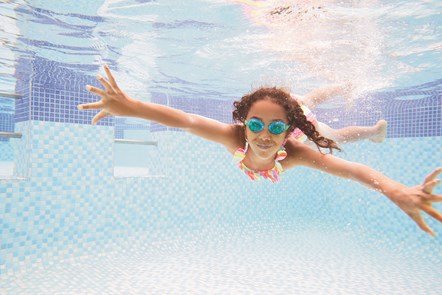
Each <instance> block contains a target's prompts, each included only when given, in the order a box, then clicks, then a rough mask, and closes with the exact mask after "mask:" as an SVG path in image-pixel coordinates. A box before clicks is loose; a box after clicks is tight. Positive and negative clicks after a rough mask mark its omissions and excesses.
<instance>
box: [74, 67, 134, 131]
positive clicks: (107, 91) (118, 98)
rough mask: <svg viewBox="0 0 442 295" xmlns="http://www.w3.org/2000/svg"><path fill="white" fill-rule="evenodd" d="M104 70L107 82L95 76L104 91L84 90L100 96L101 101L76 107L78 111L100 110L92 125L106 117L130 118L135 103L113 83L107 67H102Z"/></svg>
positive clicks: (88, 87)
mask: <svg viewBox="0 0 442 295" xmlns="http://www.w3.org/2000/svg"><path fill="white" fill-rule="evenodd" d="M104 70H105V71H106V75H107V78H108V80H109V81H107V80H106V79H104V78H103V77H102V76H101V75H97V80H98V81H100V83H101V84H102V85H103V87H104V90H103V89H100V88H97V87H93V86H90V85H87V86H86V89H87V90H88V91H89V92H92V93H94V94H96V95H99V96H101V99H100V100H99V101H97V102H93V103H86V104H80V105H78V106H77V107H78V109H80V110H98V109H101V111H100V112H99V113H98V114H97V115H95V117H94V118H93V119H92V124H96V123H97V122H98V121H99V120H101V119H103V118H105V117H107V116H111V115H113V116H130V115H131V114H133V113H134V109H133V105H134V102H135V101H134V100H133V99H131V98H130V97H129V96H128V95H127V94H126V93H124V92H123V91H122V90H121V89H120V88H119V87H118V85H117V82H115V79H114V77H113V76H112V73H111V71H110V70H109V67H108V66H107V65H104Z"/></svg>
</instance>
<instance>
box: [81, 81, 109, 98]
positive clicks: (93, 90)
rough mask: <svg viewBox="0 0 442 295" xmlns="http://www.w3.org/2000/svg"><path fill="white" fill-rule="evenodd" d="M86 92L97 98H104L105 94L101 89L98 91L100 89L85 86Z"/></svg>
mask: <svg viewBox="0 0 442 295" xmlns="http://www.w3.org/2000/svg"><path fill="white" fill-rule="evenodd" d="M103 80H104V79H103ZM86 90H87V91H89V92H92V93H94V94H96V95H99V96H104V95H105V94H106V92H104V91H103V89H100V88H97V87H94V86H91V85H86Z"/></svg>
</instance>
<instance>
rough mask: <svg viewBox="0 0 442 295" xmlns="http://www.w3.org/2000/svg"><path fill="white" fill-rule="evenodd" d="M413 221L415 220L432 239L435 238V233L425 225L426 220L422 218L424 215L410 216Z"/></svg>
mask: <svg viewBox="0 0 442 295" xmlns="http://www.w3.org/2000/svg"><path fill="white" fill-rule="evenodd" d="M408 215H409V216H410V217H411V219H413V220H414V221H415V222H416V223H417V225H418V226H419V227H420V228H421V229H422V230H423V231H424V232H427V233H428V234H430V235H431V236H432V237H434V236H435V233H434V232H433V231H432V230H431V228H430V227H429V226H428V225H427V224H426V223H425V221H424V219H423V218H422V215H421V214H420V212H419V213H415V214H408Z"/></svg>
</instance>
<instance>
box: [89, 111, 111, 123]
mask: <svg viewBox="0 0 442 295" xmlns="http://www.w3.org/2000/svg"><path fill="white" fill-rule="evenodd" d="M107 116H110V114H109V113H107V112H105V111H103V110H101V111H100V112H99V113H98V114H96V115H95V117H94V118H93V119H92V125H95V124H97V122H98V121H100V120H101V119H103V118H105V117H107Z"/></svg>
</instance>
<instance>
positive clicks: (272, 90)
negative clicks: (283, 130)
mask: <svg viewBox="0 0 442 295" xmlns="http://www.w3.org/2000/svg"><path fill="white" fill-rule="evenodd" d="M263 99H270V100H271V101H273V102H274V103H276V104H278V105H280V106H282V107H283V108H284V109H285V110H286V112H287V118H288V121H289V125H290V127H289V129H288V130H287V131H288V134H290V133H291V132H293V131H294V130H295V128H299V129H300V130H301V131H302V132H303V133H304V134H305V135H307V137H308V139H310V140H311V141H313V142H314V143H315V144H316V146H317V147H318V150H319V151H321V148H328V149H329V152H330V153H332V152H333V149H336V150H338V151H341V149H340V148H339V147H338V145H337V144H336V142H334V141H333V140H331V139H329V138H325V137H323V136H321V135H320V134H319V132H318V131H317V130H316V128H315V126H314V125H313V124H312V123H311V122H310V121H308V120H307V117H306V116H305V115H304V112H303V111H302V109H301V106H300V105H299V103H298V102H297V101H296V100H295V99H293V98H292V97H291V95H290V92H288V91H286V90H284V89H282V88H277V87H262V88H259V89H258V90H256V91H254V92H252V93H249V94H246V95H244V96H243V97H241V100H239V101H235V102H234V103H233V106H234V110H233V113H232V115H233V120H234V121H235V122H241V123H244V121H245V120H246V117H247V114H248V113H249V110H250V107H251V106H252V105H253V104H254V103H255V102H257V101H259V100H263Z"/></svg>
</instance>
